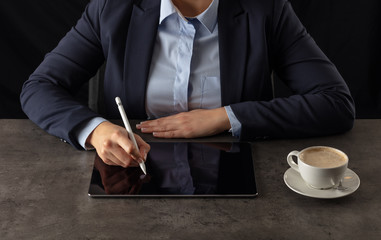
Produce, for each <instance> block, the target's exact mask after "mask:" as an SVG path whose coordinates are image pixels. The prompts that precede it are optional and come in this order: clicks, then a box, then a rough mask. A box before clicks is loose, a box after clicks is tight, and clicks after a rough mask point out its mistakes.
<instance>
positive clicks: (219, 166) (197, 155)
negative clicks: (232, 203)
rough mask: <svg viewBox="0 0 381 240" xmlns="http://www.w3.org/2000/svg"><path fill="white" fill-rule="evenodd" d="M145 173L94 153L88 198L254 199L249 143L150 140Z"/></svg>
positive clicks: (254, 185)
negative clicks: (106, 162) (110, 161)
mask: <svg viewBox="0 0 381 240" xmlns="http://www.w3.org/2000/svg"><path fill="white" fill-rule="evenodd" d="M149 144H150V146H151V150H150V152H149V154H148V156H147V161H146V163H145V164H146V169H147V175H145V174H144V173H143V171H142V170H141V169H140V168H139V167H128V168H123V167H118V166H109V165H106V164H105V163H104V162H103V161H102V160H101V159H100V158H99V156H96V157H95V161H94V167H93V172H92V176H91V182H90V187H89V192H88V194H89V196H90V197H255V196H257V187H256V182H255V175H254V165H253V158H252V151H251V145H250V143H242V142H241V143H230V142H226V143H221V142H218V143H214V142H149Z"/></svg>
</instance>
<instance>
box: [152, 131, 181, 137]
mask: <svg viewBox="0 0 381 240" xmlns="http://www.w3.org/2000/svg"><path fill="white" fill-rule="evenodd" d="M152 135H153V136H154V137H157V138H187V136H185V135H184V134H183V133H182V132H181V131H177V130H176V131H166V132H153V133H152Z"/></svg>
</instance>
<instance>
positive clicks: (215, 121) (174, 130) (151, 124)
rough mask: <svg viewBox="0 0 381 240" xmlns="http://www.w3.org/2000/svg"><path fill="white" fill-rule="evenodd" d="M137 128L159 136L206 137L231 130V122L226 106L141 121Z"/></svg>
mask: <svg viewBox="0 0 381 240" xmlns="http://www.w3.org/2000/svg"><path fill="white" fill-rule="evenodd" d="M136 128H137V129H139V130H141V131H142V132H143V133H152V134H153V136H155V137H158V138H196V137H205V136H211V135H215V134H217V133H221V132H223V131H227V130H229V129H230V128H231V127H230V122H229V118H228V115H227V113H226V110H225V108H224V107H221V108H216V109H197V110H192V111H189V112H182V113H178V114H175V115H172V116H168V117H163V118H159V119H155V120H149V121H144V122H141V123H140V124H137V125H136Z"/></svg>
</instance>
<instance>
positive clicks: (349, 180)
mask: <svg viewBox="0 0 381 240" xmlns="http://www.w3.org/2000/svg"><path fill="white" fill-rule="evenodd" d="M283 180H284V182H285V183H286V185H287V186H288V187H289V188H290V189H291V190H293V191H294V192H296V193H299V194H301V195H304V196H307V197H314V198H325V199H329V198H340V197H344V196H347V195H349V194H351V193H354V192H355V191H356V190H357V189H358V188H359V186H360V178H359V176H357V174H356V173H355V172H353V171H352V170H350V169H347V171H346V172H345V174H344V178H343V181H342V186H343V187H344V189H343V190H339V189H337V188H331V189H326V190H320V189H315V188H312V187H310V186H308V185H307V184H306V183H305V182H304V180H303V179H302V177H301V176H300V174H299V173H298V172H297V171H295V170H294V169H292V168H289V169H287V171H286V172H285V173H284V176H283Z"/></svg>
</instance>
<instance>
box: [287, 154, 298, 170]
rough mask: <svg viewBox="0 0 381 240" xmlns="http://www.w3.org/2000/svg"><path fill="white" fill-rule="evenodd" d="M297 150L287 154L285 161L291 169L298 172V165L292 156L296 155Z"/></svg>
mask: <svg viewBox="0 0 381 240" xmlns="http://www.w3.org/2000/svg"><path fill="white" fill-rule="evenodd" d="M298 155H299V151H292V152H290V153H289V154H288V156H287V163H288V165H290V167H291V168H292V169H294V170H295V171H297V172H299V166H298V164H297V163H295V161H294V159H293V158H292V157H293V156H295V157H298Z"/></svg>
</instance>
